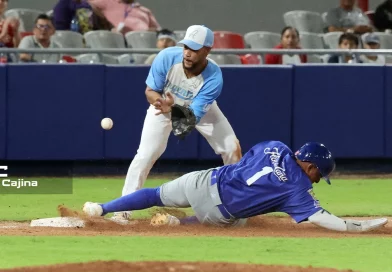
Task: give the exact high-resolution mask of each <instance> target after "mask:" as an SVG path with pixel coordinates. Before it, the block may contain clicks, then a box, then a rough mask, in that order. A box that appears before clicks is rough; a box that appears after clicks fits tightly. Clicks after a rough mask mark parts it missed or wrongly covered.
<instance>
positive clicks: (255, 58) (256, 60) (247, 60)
mask: <svg viewBox="0 0 392 272" xmlns="http://www.w3.org/2000/svg"><path fill="white" fill-rule="evenodd" d="M241 62H242V64H245V65H246V64H261V63H262V59H261V57H260V56H259V55H252V54H246V55H243V56H241Z"/></svg>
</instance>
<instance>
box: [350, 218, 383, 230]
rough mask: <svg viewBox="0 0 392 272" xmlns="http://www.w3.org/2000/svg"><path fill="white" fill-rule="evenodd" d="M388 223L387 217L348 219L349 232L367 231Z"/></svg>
mask: <svg viewBox="0 0 392 272" xmlns="http://www.w3.org/2000/svg"><path fill="white" fill-rule="evenodd" d="M387 223H388V219H386V218H377V219H372V220H364V221H358V220H346V225H347V231H349V232H365V231H370V230H374V229H378V228H381V227H382V226H384V225H385V224H387Z"/></svg>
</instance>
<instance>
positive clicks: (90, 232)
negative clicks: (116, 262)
mask: <svg viewBox="0 0 392 272" xmlns="http://www.w3.org/2000/svg"><path fill="white" fill-rule="evenodd" d="M58 212H59V215H60V216H63V217H64V216H67V217H68V216H71V217H78V218H81V219H83V220H84V221H85V227H84V228H76V227H75V228H55V227H30V226H29V223H28V222H25V223H16V222H12V221H8V222H0V235H28V236H40V235H46V236H48V235H49V236H50V235H54V236H96V235H106V236H228V237H259V236H269V237H331V238H342V237H379V236H382V237H392V223H391V222H389V223H388V224H387V225H386V226H384V227H383V228H381V229H378V230H373V231H371V232H366V233H346V232H335V231H331V230H326V229H323V228H320V227H317V226H315V225H313V224H311V223H306V222H305V223H301V224H296V223H295V222H294V221H293V220H292V219H291V218H289V217H277V216H268V215H263V216H257V217H253V218H250V219H249V220H248V224H247V225H246V226H244V227H238V228H225V229H222V228H220V227H213V226H205V225H181V226H152V225H151V224H150V220H149V219H140V220H130V221H129V224H127V225H120V224H118V223H115V222H113V221H111V220H109V219H108V218H103V217H101V218H89V217H86V216H85V215H83V214H82V213H80V212H78V211H73V210H71V209H69V208H67V207H65V206H62V205H60V206H58ZM154 212H160V213H162V212H167V213H169V214H172V215H175V216H178V217H180V218H182V217H184V216H185V213H184V212H183V211H182V210H178V209H173V208H157V209H155V210H153V211H152V213H154ZM344 218H349V217H344ZM357 219H358V218H357ZM359 219H360V220H361V219H365V218H359ZM388 219H389V220H390V219H391V218H388Z"/></svg>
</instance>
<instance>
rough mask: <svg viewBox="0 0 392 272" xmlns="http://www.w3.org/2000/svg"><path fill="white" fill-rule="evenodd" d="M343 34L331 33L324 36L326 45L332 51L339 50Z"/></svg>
mask: <svg viewBox="0 0 392 272" xmlns="http://www.w3.org/2000/svg"><path fill="white" fill-rule="evenodd" d="M342 34H343V32H329V33H325V34H324V35H323V40H324V43H325V45H326V46H327V47H328V48H330V49H337V48H339V38H340V36H341V35H342Z"/></svg>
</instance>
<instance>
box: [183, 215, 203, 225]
mask: <svg viewBox="0 0 392 272" xmlns="http://www.w3.org/2000/svg"><path fill="white" fill-rule="evenodd" d="M180 224H181V225H192V224H200V221H199V219H197V217H196V216H188V217H185V218H180Z"/></svg>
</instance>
